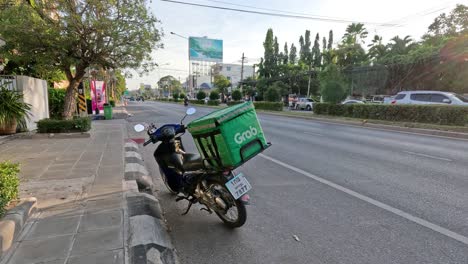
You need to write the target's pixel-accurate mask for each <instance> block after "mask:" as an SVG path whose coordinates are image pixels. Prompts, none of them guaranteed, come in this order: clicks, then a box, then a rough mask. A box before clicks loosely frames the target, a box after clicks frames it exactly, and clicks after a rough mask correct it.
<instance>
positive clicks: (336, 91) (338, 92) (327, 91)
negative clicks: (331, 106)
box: [321, 81, 346, 103]
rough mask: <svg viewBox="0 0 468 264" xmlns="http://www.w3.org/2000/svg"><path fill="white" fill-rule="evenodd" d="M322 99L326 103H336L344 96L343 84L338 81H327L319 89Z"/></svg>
mask: <svg viewBox="0 0 468 264" xmlns="http://www.w3.org/2000/svg"><path fill="white" fill-rule="evenodd" d="M321 94H322V97H323V100H324V101H325V102H328V103H338V102H341V101H342V100H343V99H345V98H346V90H345V88H344V85H343V84H342V83H340V82H339V81H327V82H326V83H324V84H323V87H322V89H321Z"/></svg>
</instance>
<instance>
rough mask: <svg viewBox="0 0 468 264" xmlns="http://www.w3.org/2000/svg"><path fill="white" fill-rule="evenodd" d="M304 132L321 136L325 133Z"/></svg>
mask: <svg viewBox="0 0 468 264" xmlns="http://www.w3.org/2000/svg"><path fill="white" fill-rule="evenodd" d="M304 134H307V135H314V136H321V137H323V134H320V133H314V132H304Z"/></svg>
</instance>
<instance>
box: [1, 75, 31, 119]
mask: <svg viewBox="0 0 468 264" xmlns="http://www.w3.org/2000/svg"><path fill="white" fill-rule="evenodd" d="M22 99H23V94H22V93H20V92H17V91H12V90H9V89H7V88H6V84H5V85H0V125H8V126H9V125H10V124H11V123H14V122H15V121H16V122H17V123H18V124H19V125H20V126H23V127H24V126H25V119H26V118H29V111H30V110H31V105H30V104H27V103H25V102H23V101H22Z"/></svg>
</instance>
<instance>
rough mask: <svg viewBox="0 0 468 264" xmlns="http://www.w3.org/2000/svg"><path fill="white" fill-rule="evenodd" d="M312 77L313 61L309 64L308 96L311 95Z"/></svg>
mask: <svg viewBox="0 0 468 264" xmlns="http://www.w3.org/2000/svg"><path fill="white" fill-rule="evenodd" d="M311 79H312V63H310V66H309V84H308V85H307V98H309V97H310V81H311Z"/></svg>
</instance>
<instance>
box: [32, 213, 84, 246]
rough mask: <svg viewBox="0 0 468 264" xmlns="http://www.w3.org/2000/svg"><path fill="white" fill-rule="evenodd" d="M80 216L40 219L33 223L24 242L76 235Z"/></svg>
mask: <svg viewBox="0 0 468 264" xmlns="http://www.w3.org/2000/svg"><path fill="white" fill-rule="evenodd" d="M79 221H80V216H79V215H77V216H72V217H57V218H55V217H54V218H49V219H42V220H39V221H37V222H36V223H34V225H33V226H32V227H31V230H30V231H29V232H28V235H27V236H26V238H25V240H32V239H36V238H39V237H50V236H58V235H68V234H73V233H76V229H77V228H78V222H79Z"/></svg>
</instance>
